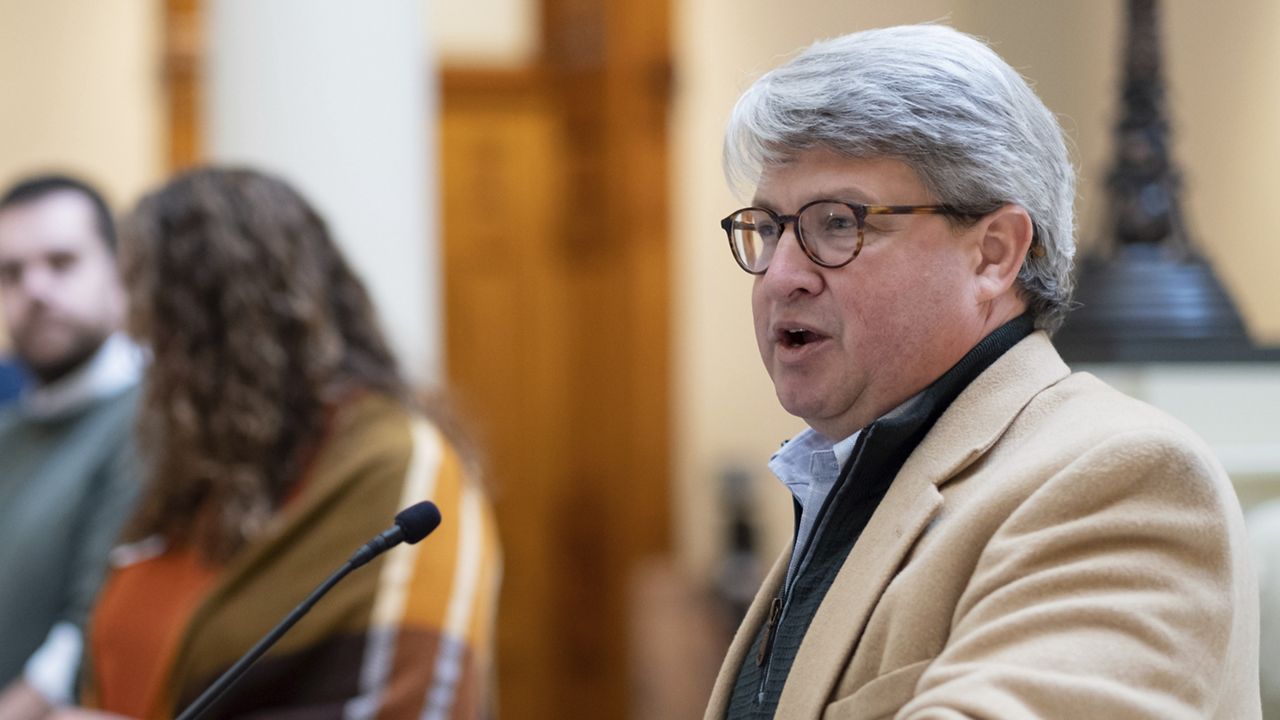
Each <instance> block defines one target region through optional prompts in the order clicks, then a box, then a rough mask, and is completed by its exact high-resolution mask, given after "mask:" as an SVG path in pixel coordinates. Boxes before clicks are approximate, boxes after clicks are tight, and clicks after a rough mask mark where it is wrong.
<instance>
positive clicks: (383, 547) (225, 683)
mask: <svg viewBox="0 0 1280 720" xmlns="http://www.w3.org/2000/svg"><path fill="white" fill-rule="evenodd" d="M439 525H440V508H438V507H436V506H435V503H433V502H431V501H429V500H428V501H423V502H420V503H418V504H416V505H411V506H409V507H407V508H405V509H404V510H401V511H400V513H399V514H398V515H396V524H395V525H393V526H392V527H390V528H388V529H387V530H384V531H383V532H382V533H380V534H379V535H377V536H376V537H374V538H373V539H372V540H370V541H369V542H367V543H365V544H364V546H363V547H361V548H360V549H359V550H356V551H355V553H353V554H352V555H351V558H350V559H349V560H347V562H346V563H345V564H344V565H343V566H342V567H340V568H338V571H337V572H335V573H334V574H332V575H330V576H329V579H328V580H325V581H324V582H322V583H320V586H319V587H317V588H316V589H315V590H313V591H312V592H311V594H310V595H308V596H307V599H306V600H303V601H302V602H301V603H299V604H298V607H296V608H294V609H293V612H291V613H289V615H288V616H286V617H285V619H284V620H281V621H280V624H279V625H276V626H275V628H274V629H272V630H271V632H270V633H268V634H267V635H266V636H265V637H263V638H262V639H261V640H259V641H258V644H257V645H254V646H253V647H252V648H251V649H250V650H249V652H247V653H245V654H244V655H243V656H241V658H240V659H239V660H237V661H236V664H235V665H232V666H231V668H230V669H229V670H227V671H226V672H224V673H223V674H222V675H221V676H220V677H219V678H218V679H217V681H215V682H214V683H213V684H212V685H210V686H209V687H208V688H206V689H205V691H204V692H202V693H200V697H198V698H196V699H195V702H193V703H191V704H190V705H188V706H187V709H186V710H183V711H182V714H181V715H179V716H178V720H195V718H198V717H200V716H201V715H203V714H204V713H205V711H207V710H208V709H209V706H210V705H212V704H213V703H214V701H216V700H217V699H218V698H219V697H221V696H222V694H223V693H224V692H226V691H227V690H228V689H229V688H230V687H231V686H232V685H234V684H235V682H236V680H239V679H240V676H241V675H243V674H244V673H245V671H246V670H248V669H249V667H250V666H251V665H253V664H254V663H255V662H257V660H258V658H260V657H262V655H263V653H265V652H266V651H267V650H269V649H271V646H272V645H275V644H276V641H277V640H279V639H280V638H282V637H284V634H285V633H287V632H289V628H291V627H293V626H294V624H295V623H297V622H298V621H299V620H301V619H302V616H303V615H306V614H307V611H309V610H311V608H312V606H313V605H315V604H316V602H317V601H318V600H319V599H320V598H321V597H323V596H324V594H325V593H327V592H329V590H330V589H331V588H332V587H333V586H334V585H337V584H338V581H339V580H341V579H342V578H344V577H346V576H347V573H349V572H351V571H352V570H355V569H356V568H358V567H360V566H361V565H364V564H365V563H367V562H369V561H370V560H372V559H374V558H375V557H377V556H379V555H381V554H382V553H384V552H386V551H388V550H390V549H391V548H393V547H395V546H396V545H399V544H400V543H402V542H405V543H409V544H410V545H413V544H415V543H417V542H419V541H420V540H422V539H423V538H425V537H426V536H428V535H430V534H431V532H432V531H433V530H435V529H436V527H438V526H439Z"/></svg>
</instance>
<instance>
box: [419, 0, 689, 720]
mask: <svg viewBox="0 0 1280 720" xmlns="http://www.w3.org/2000/svg"><path fill="white" fill-rule="evenodd" d="M544 7H545V14H544V18H545V22H544V27H545V28H546V35H547V37H546V53H545V57H544V60H543V62H541V63H540V64H539V65H538V66H537V67H536V68H533V69H530V70H527V71H519V72H474V71H472V72H468V71H463V70H456V71H447V72H446V73H445V76H444V85H443V88H444V89H443V111H444V115H443V121H442V124H441V138H442V141H441V147H442V155H443V158H444V164H443V168H444V170H443V175H442V183H443V186H444V208H443V212H444V246H445V248H446V254H445V263H446V282H445V289H446V296H445V297H446V312H447V322H446V326H447V328H448V335H447V340H448V345H447V358H448V360H447V366H448V374H449V381H450V387H451V391H452V393H453V395H454V397H455V398H456V401H457V403H458V404H459V405H460V408H461V409H462V411H463V414H464V416H469V417H471V418H472V419H473V420H474V421H475V422H476V424H477V425H478V426H479V429H480V442H481V444H482V446H483V447H485V448H486V449H487V451H488V454H489V460H490V463H489V467H490V471H491V475H492V477H493V479H494V484H495V490H496V497H497V508H498V515H499V523H500V528H501V531H502V533H503V540H504V546H505V552H506V573H505V580H504V591H503V597H502V605H501V609H500V622H499V648H498V652H499V688H500V690H499V696H500V711H501V713H502V714H503V715H505V716H508V717H518V718H522V719H523V718H531V719H539V718H548V719H549V718H579V717H582V718H586V717H590V718H622V717H626V716H627V708H628V707H629V706H630V705H631V704H632V703H631V700H632V697H631V693H632V692H634V691H635V690H634V689H633V688H632V687H630V685H629V682H628V681H629V678H630V677H631V675H632V672H631V668H629V667H628V658H629V656H630V654H631V653H630V648H628V647H627V637H628V632H627V627H626V624H627V620H628V608H627V603H628V602H629V598H630V597H631V594H630V591H629V582H630V579H631V576H632V573H633V571H634V570H635V568H636V567H637V566H638V564H639V563H640V561H641V560H643V559H644V558H647V557H652V556H654V555H662V554H665V553H666V552H667V551H668V544H669V539H668V534H669V508H668V503H669V498H670V494H669V491H668V483H669V480H668V473H669V470H668V462H669V455H668V436H667V434H668V428H669V424H668V417H667V414H668V398H667V393H668V380H667V377H668V361H667V354H668V349H669V343H668V325H669V320H668V316H667V315H668V307H669V305H668V299H667V297H668V280H667V276H668V268H667V258H668V252H667V247H668V244H667V234H668V228H667V222H668V212H667V202H666V195H667V191H668V186H669V183H668V180H667V177H666V118H667V96H668V89H669V88H668V78H669V65H668V62H667V49H666V44H665V43H666V40H665V32H666V16H665V8H664V7H663V6H661V5H660V4H658V5H655V4H648V5H642V4H640V3H638V2H628V3H605V2H603V1H602V0H588V1H578V0H564V1H561V0H555V1H551V2H547V3H546V4H545V6H544Z"/></svg>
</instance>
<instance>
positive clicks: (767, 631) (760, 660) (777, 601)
mask: <svg viewBox="0 0 1280 720" xmlns="http://www.w3.org/2000/svg"><path fill="white" fill-rule="evenodd" d="M781 614H782V598H781V597H779V596H774V598H773V602H772V603H770V604H769V622H767V623H766V624H765V626H764V637H762V638H760V649H759V650H757V651H756V667H760V666H761V665H764V659H765V658H766V657H768V656H769V649H770V646H772V645H773V631H774V628H775V626H777V624H778V616H779V615H781Z"/></svg>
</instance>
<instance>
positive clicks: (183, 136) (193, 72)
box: [164, 0, 204, 172]
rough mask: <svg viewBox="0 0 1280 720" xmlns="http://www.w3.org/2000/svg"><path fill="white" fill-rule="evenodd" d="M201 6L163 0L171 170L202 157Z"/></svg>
mask: <svg viewBox="0 0 1280 720" xmlns="http://www.w3.org/2000/svg"><path fill="white" fill-rule="evenodd" d="M202 6H203V0H165V2H164V29H165V31H164V85H165V109H166V111H167V113H168V118H169V123H168V130H169V134H168V147H167V152H166V157H167V160H168V164H169V170H170V172H176V171H179V170H183V169H185V168H188V167H191V166H192V165H195V164H197V163H198V162H200V161H201V159H202V158H203V150H202V144H201V141H200V138H201V132H200V112H201V105H200V103H201V97H200V93H201V91H202V87H201V85H202V83H201V80H202V74H201V65H202V60H203V56H204V32H203V30H202V27H201V22H202V9H203V7H202Z"/></svg>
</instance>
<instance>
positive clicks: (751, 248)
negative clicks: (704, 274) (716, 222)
mask: <svg viewBox="0 0 1280 720" xmlns="http://www.w3.org/2000/svg"><path fill="white" fill-rule="evenodd" d="M868 215H951V216H955V217H974V215H973V213H967V212H963V211H960V210H958V209H956V208H953V207H951V206H948V205H859V204H857V203H848V202H841V201H839V200H814V201H813V202H811V203H806V204H805V205H804V206H803V207H801V208H800V209H799V210H797V211H796V214H794V215H779V214H778V213H776V212H774V211H772V210H768V209H766V208H759V207H748V208H742V209H741V210H735V211H734V212H732V213H730V215H729V216H728V217H726V218H725V219H723V220H721V221H720V227H722V228H724V231H725V233H726V234H727V235H728V236H729V249H730V250H732V251H733V259H734V260H737V261H738V265H740V266H742V269H743V270H746V271H747V272H749V273H751V274H752V275H763V274H764V271H765V270H768V269H769V261H770V260H772V259H773V253H774V251H775V250H777V248H778V240H779V239H780V238H781V237H782V231H783V230H784V229H785V228H786V226H787V223H791V224H792V226H793V227H794V228H795V234H796V241H797V242H798V243H800V249H802V250H804V254H805V255H807V256H808V257H809V259H810V260H812V261H814V262H815V263H817V264H818V265H821V266H822V267H826V268H838V267H844V266H845V265H848V264H849V263H851V262H853V259H854V258H856V257H858V253H860V252H862V241H863V231H864V229H865V227H866V220H867V216H868Z"/></svg>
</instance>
